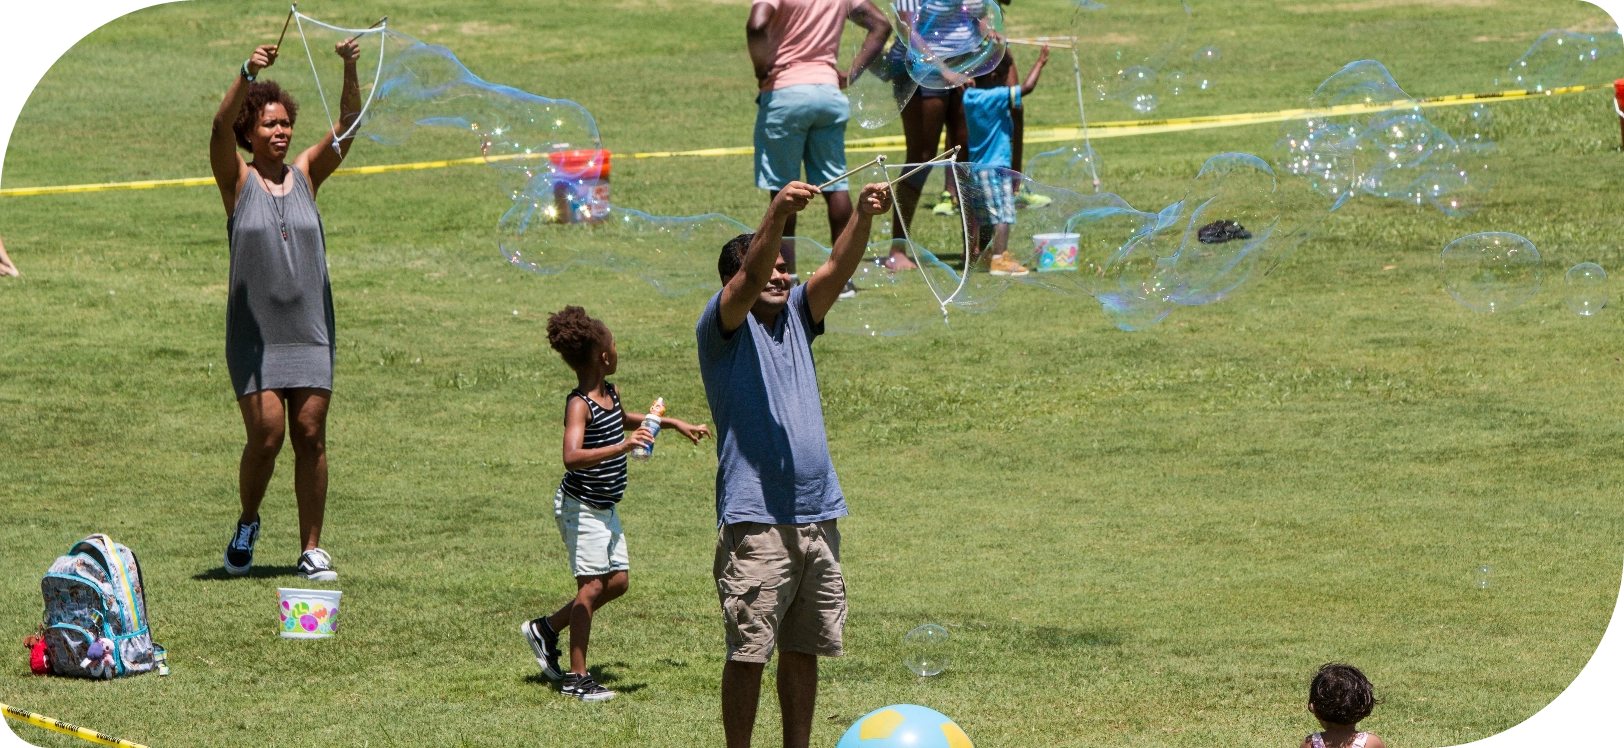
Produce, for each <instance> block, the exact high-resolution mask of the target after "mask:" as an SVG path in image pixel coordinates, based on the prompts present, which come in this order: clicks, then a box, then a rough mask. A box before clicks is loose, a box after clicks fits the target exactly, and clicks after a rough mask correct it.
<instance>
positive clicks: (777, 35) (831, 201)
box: [745, 0, 891, 275]
mask: <svg viewBox="0 0 1624 748" xmlns="http://www.w3.org/2000/svg"><path fill="white" fill-rule="evenodd" d="M847 19H850V20H851V21H852V23H855V24H857V25H858V26H861V27H863V28H864V29H866V30H867V31H868V35H867V37H866V38H864V40H863V46H862V49H861V50H859V52H858V54H857V57H856V59H854V60H852V67H851V69H850V70H841V69H840V67H839V65H840V63H839V61H838V57H839V55H840V32H841V31H842V30H843V29H844V28H845V25H846V21H847ZM890 35H891V23H890V22H889V21H887V20H886V18H885V14H884V13H883V12H881V11H880V9H879V8H877V7H875V5H874V3H873V2H872V1H871V0H755V2H754V4H753V5H751V6H750V20H749V22H748V23H747V24H746V25H745V39H746V42H747V43H748V46H749V49H750V62H751V64H752V65H754V66H755V71H756V83H757V88H758V91H759V93H758V94H757V96H756V105H757V109H756V131H755V146H756V153H755V172H756V186H757V187H759V188H761V189H764V190H768V191H769V192H771V193H772V195H771V197H770V198H769V201H771V199H772V198H776V197H777V196H778V192H779V191H780V190H782V189H784V187H785V186H786V185H788V184H789V183H790V182H794V181H799V180H800V179H801V178H802V177H801V167H802V165H803V164H804V165H805V167H806V177H805V179H806V181H807V182H810V183H812V184H823V183H825V182H829V181H831V180H833V179H835V178H836V177H838V176H840V175H841V174H843V173H845V171H846V120H847V118H848V117H850V115H851V108H850V106H849V105H848V103H847V101H846V95H845V94H844V93H842V92H841V91H842V89H844V88H845V87H846V81H848V80H850V79H851V75H852V73H854V72H856V71H858V70H861V69H862V68H864V67H865V66H867V65H868V63H869V62H870V61H872V60H873V59H874V58H875V57H877V56H878V55H879V54H880V53H881V51H882V50H883V49H884V47H885V41H886V39H888V38H889V37H890ZM822 192H823V198H824V200H825V201H826V202H827V203H828V207H829V239H830V243H831V244H832V243H833V242H834V239H835V237H836V236H837V235H838V233H839V232H840V230H841V229H844V228H845V227H846V223H847V222H848V221H849V220H850V219H851V211H852V206H851V196H850V195H849V194H848V193H847V184H846V180H844V179H842V180H840V181H838V182H835V183H834V184H831V185H829V186H828V187H825V188H824V189H823V190H822ZM794 233H795V219H794V217H793V216H791V218H790V221H789V223H788V224H787V225H786V226H785V227H784V235H785V236H792V235H794ZM782 251H783V255H784V260H785V262H786V263H787V264H788V265H789V271H790V273H791V275H793V274H794V273H795V245H794V243H793V242H790V241H785V242H784V245H783V250H782Z"/></svg>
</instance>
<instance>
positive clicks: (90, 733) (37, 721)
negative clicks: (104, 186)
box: [0, 180, 179, 748]
mask: <svg viewBox="0 0 1624 748" xmlns="http://www.w3.org/2000/svg"><path fill="white" fill-rule="evenodd" d="M174 181H179V180H174ZM0 713H4V714H5V715H6V716H7V717H10V718H12V719H14V720H17V721H18V722H27V723H28V724H31V725H33V726H35V727H43V728H45V729H47V730H53V731H55V732H60V733H62V734H63V735H72V736H74V737H76V738H79V739H80V740H88V741H90V742H92V743H99V744H101V745H111V746H115V748H147V747H146V746H144V745H141V744H140V743H132V742H130V741H128V740H120V739H118V738H115V737H113V736H111V735H103V734H101V733H99V732H96V731H95V730H91V729H88V728H84V727H80V726H78V725H72V724H68V723H67V722H63V721H61V720H58V719H52V718H50V717H47V716H45V715H43V714H35V713H33V712H25V711H23V710H21V709H18V708H17V707H14V706H7V705H6V704H0Z"/></svg>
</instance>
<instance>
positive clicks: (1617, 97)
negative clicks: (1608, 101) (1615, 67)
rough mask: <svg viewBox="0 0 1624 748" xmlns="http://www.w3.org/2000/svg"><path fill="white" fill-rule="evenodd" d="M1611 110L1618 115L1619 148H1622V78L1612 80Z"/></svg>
mask: <svg viewBox="0 0 1624 748" xmlns="http://www.w3.org/2000/svg"><path fill="white" fill-rule="evenodd" d="M1613 107H1614V109H1613V111H1614V112H1617V113H1618V115H1619V117H1618V140H1619V145H1618V147H1619V148H1624V79H1621V80H1616V81H1613Z"/></svg>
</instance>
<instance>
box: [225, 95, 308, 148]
mask: <svg viewBox="0 0 1624 748" xmlns="http://www.w3.org/2000/svg"><path fill="white" fill-rule="evenodd" d="M272 103H275V104H281V105H282V108H283V109H286V110H287V111H288V122H290V123H295V124H297V123H298V121H299V102H297V101H294V100H293V96H292V95H291V94H289V93H288V92H287V91H283V90H282V87H281V86H278V85H276V81H254V82H253V83H250V84H248V100H247V101H244V102H243V103H242V109H239V110H237V121H236V122H233V123H232V124H231V131H232V132H234V133H236V134H237V146H238V147H240V148H242V149H243V150H245V151H252V150H254V145H253V144H252V143H249V142H248V131H249V130H252V129H254V125H255V124H257V123H258V122H259V115H261V114H264V113H265V105H267V104H272Z"/></svg>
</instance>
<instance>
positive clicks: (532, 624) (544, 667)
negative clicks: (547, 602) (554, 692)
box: [519, 617, 564, 683]
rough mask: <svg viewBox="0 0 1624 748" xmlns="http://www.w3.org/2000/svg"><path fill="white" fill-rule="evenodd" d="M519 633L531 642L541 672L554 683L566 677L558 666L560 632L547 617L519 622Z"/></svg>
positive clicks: (531, 649)
mask: <svg viewBox="0 0 1624 748" xmlns="http://www.w3.org/2000/svg"><path fill="white" fill-rule="evenodd" d="M519 633H522V634H524V640H525V641H527V642H530V651H532V652H535V653H536V664H537V665H540V666H541V674H542V675H545V676H547V680H550V681H553V682H554V683H556V682H558V681H560V680H563V679H564V671H563V669H562V668H560V667H559V666H558V658H559V655H560V654H561V653H560V652H559V651H558V632H556V631H554V630H553V625H552V624H551V623H549V622H548V621H547V619H546V618H545V617H543V618H537V619H535V620H533V621H525V622H524V623H521V624H519Z"/></svg>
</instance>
